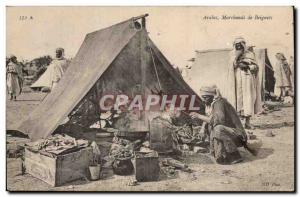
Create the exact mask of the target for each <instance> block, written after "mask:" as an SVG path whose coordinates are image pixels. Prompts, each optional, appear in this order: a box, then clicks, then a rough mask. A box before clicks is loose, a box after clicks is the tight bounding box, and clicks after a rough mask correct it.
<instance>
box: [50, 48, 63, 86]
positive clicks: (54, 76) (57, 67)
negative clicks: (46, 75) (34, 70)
mask: <svg viewBox="0 0 300 197" xmlns="http://www.w3.org/2000/svg"><path fill="white" fill-rule="evenodd" d="M48 69H50V71H51V77H50V80H51V84H52V85H51V90H52V89H53V88H54V87H55V86H56V85H57V84H58V82H59V81H60V79H61V78H62V76H63V74H64V72H65V71H66V69H67V60H66V59H65V58H64V49H63V48H57V49H56V59H54V60H53V61H52V62H51V64H50V65H49V68H48Z"/></svg>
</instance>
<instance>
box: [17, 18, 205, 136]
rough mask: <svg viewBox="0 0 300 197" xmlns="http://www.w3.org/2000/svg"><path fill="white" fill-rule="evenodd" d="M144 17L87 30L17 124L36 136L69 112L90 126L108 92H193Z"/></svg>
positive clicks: (72, 118) (71, 118)
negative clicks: (69, 59) (56, 76)
mask: <svg viewBox="0 0 300 197" xmlns="http://www.w3.org/2000/svg"><path fill="white" fill-rule="evenodd" d="M140 18H142V25H141V24H140V23H137V22H136V20H137V19H138V18H132V19H130V20H127V21H124V22H121V23H119V24H116V25H113V26H111V27H108V28H105V29H102V30H99V31H95V32H92V33H90V34H88V35H87V36H86V38H85V40H84V42H83V44H82V45H81V47H80V49H79V51H78V53H77V54H76V56H75V58H74V59H73V60H72V62H71V65H70V67H69V69H67V71H66V72H65V74H64V76H63V77H62V79H61V81H60V83H59V84H58V85H57V86H56V88H54V89H53V91H52V92H51V93H50V94H49V95H48V96H47V97H46V99H45V100H44V101H43V102H42V103H41V104H40V105H39V107H37V109H36V110H35V111H33V112H32V113H31V114H30V115H29V116H28V118H27V119H26V120H25V121H23V122H22V123H21V124H20V126H19V128H18V130H19V131H22V132H24V133H26V134H28V135H29V137H30V138H31V139H32V140H36V139H39V138H45V137H47V136H49V135H50V134H51V133H53V132H54V130H55V129H56V128H57V127H58V126H59V124H60V123H61V122H62V121H63V120H65V119H66V118H67V117H68V118H69V121H68V123H69V124H80V125H81V126H89V125H91V124H92V123H94V122H95V121H97V120H98V119H99V111H100V109H99V105H98V103H99V102H98V101H99V98H100V97H101V96H102V95H104V94H107V93H110V94H111V93H113V94H118V93H120V92H122V94H126V95H134V94H139V93H142V94H143V95H144V96H146V95H147V94H151V93H153V92H156V93H157V94H159V92H161V91H162V92H164V93H165V94H168V95H174V94H187V95H195V93H194V91H193V90H192V89H191V88H190V87H189V86H188V85H187V84H186V83H185V81H184V80H183V79H182V78H181V76H180V75H179V73H178V72H176V70H175V69H174V68H173V67H172V66H171V64H170V63H169V61H168V60H167V59H166V58H165V57H164V56H163V54H162V53H161V52H160V51H159V49H158V48H157V47H156V46H155V45H154V43H153V42H152V41H151V40H150V38H149V37H148V34H147V31H146V29H145V18H144V17H140ZM200 104H201V101H200V99H199V97H197V98H196V105H197V106H199V105H200ZM144 122H146V121H145V120H144ZM68 123H67V124H68Z"/></svg>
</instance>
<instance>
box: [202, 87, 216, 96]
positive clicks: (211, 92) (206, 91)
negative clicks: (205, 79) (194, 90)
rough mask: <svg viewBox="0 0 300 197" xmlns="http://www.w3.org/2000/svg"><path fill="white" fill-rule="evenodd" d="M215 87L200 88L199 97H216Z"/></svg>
mask: <svg viewBox="0 0 300 197" xmlns="http://www.w3.org/2000/svg"><path fill="white" fill-rule="evenodd" d="M216 94H217V88H216V86H202V87H201V88H200V96H216Z"/></svg>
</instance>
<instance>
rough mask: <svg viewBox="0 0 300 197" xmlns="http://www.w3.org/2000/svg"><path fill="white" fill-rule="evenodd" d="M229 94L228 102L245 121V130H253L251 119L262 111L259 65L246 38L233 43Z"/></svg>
mask: <svg viewBox="0 0 300 197" xmlns="http://www.w3.org/2000/svg"><path fill="white" fill-rule="evenodd" d="M233 47H234V50H233V52H232V55H231V60H230V63H229V64H230V65H229V70H228V81H227V84H228V86H227V87H229V88H227V92H225V95H226V97H227V98H228V101H229V102H230V103H231V104H232V105H233V106H234V107H235V109H236V111H237V113H238V114H239V115H240V116H241V117H242V118H243V119H245V124H244V126H245V128H246V129H253V126H252V125H251V123H250V118H251V116H253V115H254V114H256V113H259V112H260V111H259V110H261V107H262V106H261V94H259V91H260V88H259V87H260V86H259V84H258V82H259V80H258V68H259V67H258V65H257V63H256V58H255V54H254V52H253V50H251V49H249V48H247V46H246V41H245V39H244V38H241V37H239V38H236V39H235V41H234V43H233Z"/></svg>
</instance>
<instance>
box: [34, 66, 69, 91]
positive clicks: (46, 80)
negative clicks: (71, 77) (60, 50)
mask: <svg viewBox="0 0 300 197" xmlns="http://www.w3.org/2000/svg"><path fill="white" fill-rule="evenodd" d="M69 65H70V60H67V64H66V66H65V68H64V69H65V70H66V69H67V68H68V66H69ZM53 68H54V67H53V66H51V64H50V65H49V66H48V67H47V70H46V71H45V72H44V73H43V74H42V75H41V76H40V77H39V79H38V80H37V81H36V82H34V83H33V84H32V85H31V86H30V88H31V89H33V90H39V89H42V88H44V87H47V88H49V89H51V86H52V81H51V73H52V72H53Z"/></svg>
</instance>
